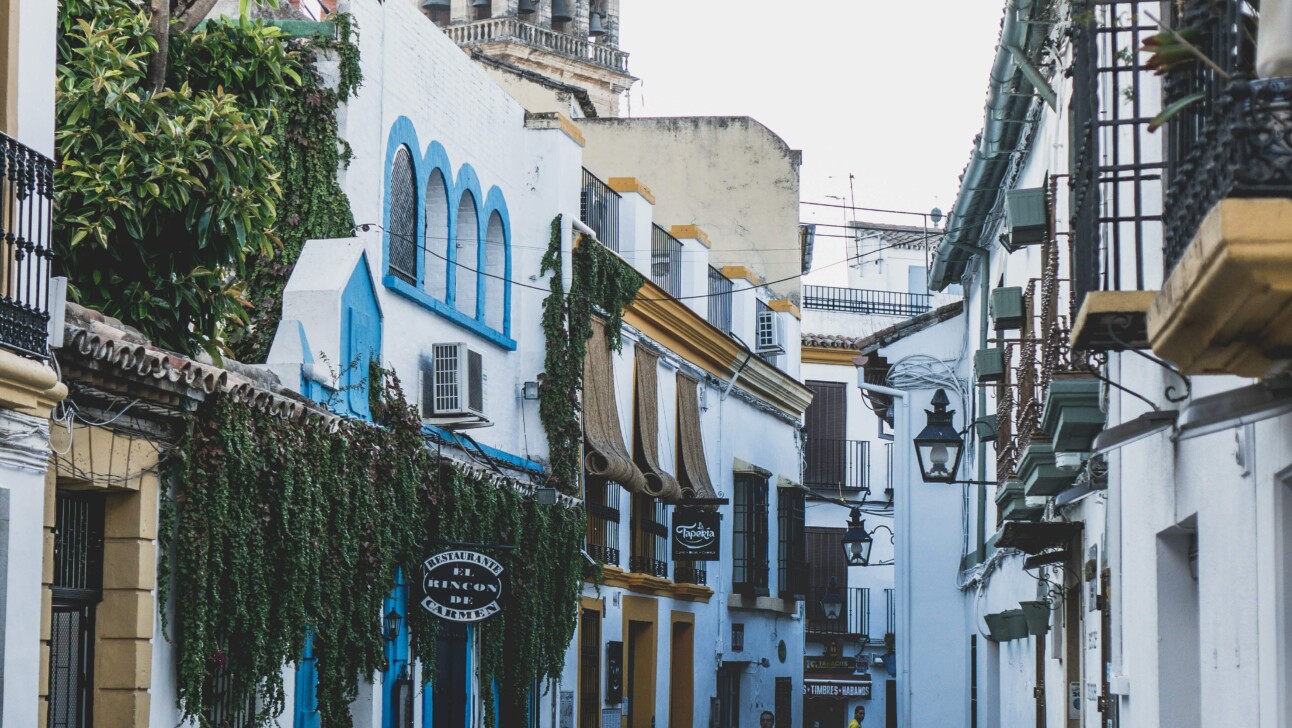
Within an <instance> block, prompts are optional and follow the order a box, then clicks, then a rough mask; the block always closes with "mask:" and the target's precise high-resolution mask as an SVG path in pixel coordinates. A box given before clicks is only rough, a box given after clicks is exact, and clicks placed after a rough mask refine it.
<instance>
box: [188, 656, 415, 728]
mask: <svg viewBox="0 0 1292 728" xmlns="http://www.w3.org/2000/svg"><path fill="white" fill-rule="evenodd" d="M205 692H206V695H207V700H206V703H207V708H206V720H207V723H208V725H212V726H220V728H255V727H256V696H255V694H254V693H252V694H247V695H239V694H238V693H237V690H236V688H235V687H234V676H233V674H232V672H231V671H230V670H229V666H228V664H224V665H217V666H216V667H215V669H214V670H213V671H211V673H210V675H209V676H208V677H207V680H206V686H205ZM394 725H395V726H396V728H404V724H403V723H399V722H396V723H395V724H394Z"/></svg>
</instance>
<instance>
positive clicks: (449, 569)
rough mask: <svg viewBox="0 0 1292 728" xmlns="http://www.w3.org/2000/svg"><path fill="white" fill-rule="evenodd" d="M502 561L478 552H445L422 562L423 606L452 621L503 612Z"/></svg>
mask: <svg viewBox="0 0 1292 728" xmlns="http://www.w3.org/2000/svg"><path fill="white" fill-rule="evenodd" d="M504 591H505V582H504V581H503V568H502V564H499V563H498V562H497V561H495V560H493V559H492V558H490V557H489V556H486V555H485V554H482V553H479V552H477V551H467V550H463V549H455V550H452V551H442V552H440V553H438V554H435V555H434V556H431V557H430V558H428V559H426V561H423V562H422V595H423V598H422V607H423V608H424V609H426V611H428V612H430V613H431V614H434V615H435V616H436V617H439V618H440V619H447V620H449V621H450V622H479V621H482V620H485V619H488V618H489V617H492V616H493V615H495V614H497V613H498V612H501V611H502V605H503V598H504V596H505V594H504Z"/></svg>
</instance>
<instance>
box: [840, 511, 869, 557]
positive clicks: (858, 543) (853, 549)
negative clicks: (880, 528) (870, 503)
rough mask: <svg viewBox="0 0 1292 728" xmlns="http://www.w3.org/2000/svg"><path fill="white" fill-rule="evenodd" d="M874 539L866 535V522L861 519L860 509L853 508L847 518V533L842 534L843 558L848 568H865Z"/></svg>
mask: <svg viewBox="0 0 1292 728" xmlns="http://www.w3.org/2000/svg"><path fill="white" fill-rule="evenodd" d="M874 543H875V542H874V539H872V538H871V537H870V534H869V533H866V522H865V521H864V520H862V518H861V509H860V508H853V509H852V515H851V516H850V517H849V518H848V531H847V532H846V533H844V534H843V557H844V559H846V560H847V562H848V566H866V565H868V564H869V563H870V547H871V546H873V545H874Z"/></svg>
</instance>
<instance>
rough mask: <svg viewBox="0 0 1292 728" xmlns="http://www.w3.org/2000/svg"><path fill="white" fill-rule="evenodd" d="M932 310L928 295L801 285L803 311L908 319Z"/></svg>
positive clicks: (930, 299) (931, 300)
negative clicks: (811, 310) (813, 310)
mask: <svg viewBox="0 0 1292 728" xmlns="http://www.w3.org/2000/svg"><path fill="white" fill-rule="evenodd" d="M932 307H933V295H932V294H930V293H898V292H896V291H879V290H873V289H869V288H839V287H837V286H803V308H813V309H816V310H818V311H843V312H844V313H865V314H873V315H876V316H901V317H903V318H909V317H911V316H919V315H920V314H922V313H926V312H928V311H929V309H930V308H932Z"/></svg>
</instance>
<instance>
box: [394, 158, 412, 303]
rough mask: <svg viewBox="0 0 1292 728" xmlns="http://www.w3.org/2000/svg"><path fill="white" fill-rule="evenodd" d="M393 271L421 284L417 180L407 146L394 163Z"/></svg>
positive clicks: (402, 278)
mask: <svg viewBox="0 0 1292 728" xmlns="http://www.w3.org/2000/svg"><path fill="white" fill-rule="evenodd" d="M388 204H389V206H390V227H389V232H388V235H389V236H390V243H389V263H388V265H389V268H390V274H391V275H393V276H395V277H396V278H399V279H400V280H402V281H404V282H405V283H409V284H411V285H414V286H415V285H417V180H416V179H415V178H414V176H413V157H412V155H411V154H410V153H409V151H408V148H407V147H403V146H401V147H400V148H399V150H398V151H396V152H395V160H394V162H393V163H391V167H390V200H389V202H388Z"/></svg>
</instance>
